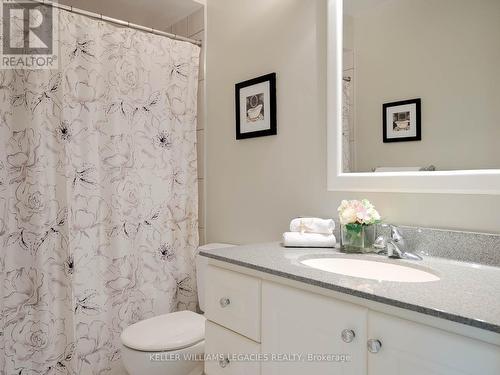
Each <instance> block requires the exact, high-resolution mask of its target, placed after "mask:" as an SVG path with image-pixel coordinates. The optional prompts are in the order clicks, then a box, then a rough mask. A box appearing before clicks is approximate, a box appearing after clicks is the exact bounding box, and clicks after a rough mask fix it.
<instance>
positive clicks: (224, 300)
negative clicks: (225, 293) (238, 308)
mask: <svg viewBox="0 0 500 375" xmlns="http://www.w3.org/2000/svg"><path fill="white" fill-rule="evenodd" d="M219 303H220V307H222V308H224V307H227V306H229V305H230V304H231V300H230V299H229V298H227V297H223V298H221V299H220V301H219Z"/></svg>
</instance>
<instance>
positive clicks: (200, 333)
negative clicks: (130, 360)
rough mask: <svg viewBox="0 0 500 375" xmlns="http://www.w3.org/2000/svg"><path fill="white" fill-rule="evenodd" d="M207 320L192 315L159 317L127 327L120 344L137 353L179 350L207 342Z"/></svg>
mask: <svg viewBox="0 0 500 375" xmlns="http://www.w3.org/2000/svg"><path fill="white" fill-rule="evenodd" d="M205 320H206V319H205V317H204V316H203V315H200V314H196V313H194V312H192V311H179V312H174V313H170V314H164V315H159V316H155V317H154V318H150V319H146V320H142V321H140V322H137V323H135V324H132V325H131V326H129V327H127V328H126V329H125V330H124V331H123V332H122V334H121V340H122V343H123V345H125V346H126V347H128V348H130V349H133V350H138V351H144V352H164V351H173V350H179V349H183V348H187V347H190V346H193V345H195V344H197V343H199V342H201V341H203V340H204V339H205Z"/></svg>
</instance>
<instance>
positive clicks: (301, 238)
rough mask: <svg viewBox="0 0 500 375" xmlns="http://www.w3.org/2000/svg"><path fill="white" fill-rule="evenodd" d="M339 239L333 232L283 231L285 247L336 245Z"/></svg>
mask: <svg viewBox="0 0 500 375" xmlns="http://www.w3.org/2000/svg"><path fill="white" fill-rule="evenodd" d="M336 243H337V240H336V238H335V236H334V235H333V234H321V233H300V232H285V233H283V245H284V246H285V247H335V244H336Z"/></svg>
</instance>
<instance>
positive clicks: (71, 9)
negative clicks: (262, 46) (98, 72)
mask: <svg viewBox="0 0 500 375" xmlns="http://www.w3.org/2000/svg"><path fill="white" fill-rule="evenodd" d="M33 1H35V2H37V3H40V4H44V5H48V6H52V7H54V8H58V9H63V10H66V11H68V12H73V13H76V14H80V15H82V16H87V17H91V18H96V19H99V20H102V21H106V22H110V23H114V24H117V25H120V26H126V27H129V28H131V29H136V30H141V31H145V32H148V33H152V34H156V35H161V36H166V37H168V38H170V39H174V40H181V41H183V42H189V43H192V44H195V45H197V46H201V40H196V39H191V38H186V37H184V36H181V35H176V34H172V33H167V32H166V31H161V30H157V29H153V28H152V27H146V26H141V25H137V24H135V23H131V22H128V21H123V20H119V19H116V18H111V17H108V16H105V15H103V14H98V13H93V12H89V11H86V10H83V9H78V8H74V7H72V6H69V5H63V4H59V3H54V2H52V1H49V0H33Z"/></svg>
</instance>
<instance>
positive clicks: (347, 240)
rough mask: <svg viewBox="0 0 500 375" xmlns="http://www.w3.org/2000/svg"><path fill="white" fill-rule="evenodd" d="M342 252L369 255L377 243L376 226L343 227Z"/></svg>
mask: <svg viewBox="0 0 500 375" xmlns="http://www.w3.org/2000/svg"><path fill="white" fill-rule="evenodd" d="M341 232H342V233H341V234H342V236H341V237H342V239H341V240H342V241H341V248H340V249H341V251H342V252H344V253H369V252H372V251H373V244H374V243H375V236H376V229H375V225H362V224H346V225H342V227H341Z"/></svg>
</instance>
